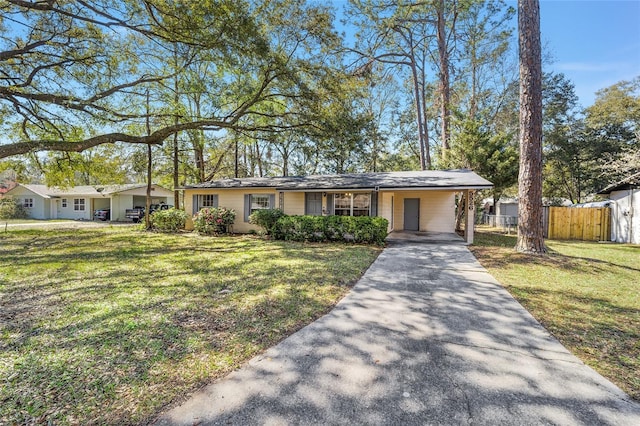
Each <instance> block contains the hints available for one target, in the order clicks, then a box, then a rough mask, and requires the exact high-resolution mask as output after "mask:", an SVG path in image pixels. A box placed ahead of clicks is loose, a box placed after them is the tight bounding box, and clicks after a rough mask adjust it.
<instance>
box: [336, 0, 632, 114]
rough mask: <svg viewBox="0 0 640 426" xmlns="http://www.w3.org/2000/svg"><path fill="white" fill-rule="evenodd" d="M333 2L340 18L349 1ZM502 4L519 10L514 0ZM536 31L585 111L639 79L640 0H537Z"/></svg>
mask: <svg viewBox="0 0 640 426" xmlns="http://www.w3.org/2000/svg"><path fill="white" fill-rule="evenodd" d="M331 2H332V3H333V5H334V6H335V7H336V8H337V9H338V16H339V17H340V11H341V10H342V8H343V7H344V5H345V4H346V3H347V0H332V1H331ZM505 2H506V4H507V5H509V6H513V7H514V8H516V9H517V0H505ZM517 24H518V23H517V18H514V22H513V27H514V28H517ZM338 27H339V30H340V31H344V30H347V31H348V27H345V26H342V25H339V26H338ZM540 32H541V42H542V48H543V56H544V57H545V59H550V61H546V62H545V63H544V64H543V69H544V71H545V72H548V71H553V72H559V73H563V74H564V75H565V76H566V77H567V78H568V79H569V80H570V81H571V82H572V83H573V84H574V85H575V92H576V95H578V98H579V103H580V104H581V105H582V106H583V107H588V106H590V105H592V104H593V102H594V99H595V92H596V91H598V90H600V89H604V88H606V87H608V86H611V85H612V84H615V83H617V82H619V81H622V80H630V79H632V78H634V77H637V76H640V0H540ZM515 37H516V38H515V39H514V43H515V46H517V33H516V35H515ZM347 39H349V34H347Z"/></svg>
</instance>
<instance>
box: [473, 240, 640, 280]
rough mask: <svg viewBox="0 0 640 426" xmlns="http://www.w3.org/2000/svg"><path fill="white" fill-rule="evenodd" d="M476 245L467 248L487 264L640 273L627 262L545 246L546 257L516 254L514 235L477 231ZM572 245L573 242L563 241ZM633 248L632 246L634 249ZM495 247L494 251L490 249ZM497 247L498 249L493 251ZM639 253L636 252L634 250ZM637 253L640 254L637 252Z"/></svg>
mask: <svg viewBox="0 0 640 426" xmlns="http://www.w3.org/2000/svg"><path fill="white" fill-rule="evenodd" d="M480 235H481V236H480V238H478V240H479V241H477V242H478V244H476V245H475V246H472V247H470V249H471V251H472V252H474V253H476V255H478V256H479V258H481V260H482V262H483V264H484V265H485V266H486V267H504V266H506V265H508V264H521V265H543V266H549V267H553V268H561V269H565V270H575V271H577V272H589V273H594V272H603V271H606V270H607V268H608V267H614V268H620V269H623V270H627V271H631V272H640V268H638V267H632V266H629V265H621V264H618V263H614V262H609V261H606V260H601V259H596V258H593V257H584V256H570V255H566V254H562V253H560V252H559V251H557V250H554V249H553V248H550V247H549V245H547V254H546V255H545V256H532V255H527V254H521V253H517V252H516V251H515V249H514V247H515V245H516V237H515V236H510V235H502V234H488V233H482V234H480ZM563 243H564V244H571V243H572V242H563ZM574 243H575V244H593V245H594V246H597V245H598V244H599V243H596V242H585V241H575V242H574ZM614 247H615V248H616V249H619V250H622V249H625V246H614ZM601 248H611V246H609V247H607V246H601ZM634 249H635V248H634ZM491 250H494V251H491ZM495 250H497V251H495ZM635 253H636V254H638V253H639V252H638V251H635ZM639 256H640V255H639Z"/></svg>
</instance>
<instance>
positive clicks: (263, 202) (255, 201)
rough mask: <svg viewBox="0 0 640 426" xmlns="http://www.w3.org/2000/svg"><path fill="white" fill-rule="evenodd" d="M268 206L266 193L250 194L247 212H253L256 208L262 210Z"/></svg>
mask: <svg viewBox="0 0 640 426" xmlns="http://www.w3.org/2000/svg"><path fill="white" fill-rule="evenodd" d="M268 208H269V195H268V194H265V195H262V194H258V195H251V211H250V213H249V214H251V213H253V212H255V211H256V210H264V209H268Z"/></svg>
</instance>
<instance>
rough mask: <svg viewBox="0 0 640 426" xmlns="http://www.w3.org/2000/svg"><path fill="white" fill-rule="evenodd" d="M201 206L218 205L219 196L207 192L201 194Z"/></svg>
mask: <svg viewBox="0 0 640 426" xmlns="http://www.w3.org/2000/svg"><path fill="white" fill-rule="evenodd" d="M199 204H200V208H205V207H218V196H217V195H214V194H205V195H201V196H200V203H199Z"/></svg>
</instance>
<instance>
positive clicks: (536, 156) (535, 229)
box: [516, 0, 546, 254]
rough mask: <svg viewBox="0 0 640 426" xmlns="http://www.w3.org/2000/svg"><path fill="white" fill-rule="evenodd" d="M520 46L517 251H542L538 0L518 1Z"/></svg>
mask: <svg viewBox="0 0 640 426" xmlns="http://www.w3.org/2000/svg"><path fill="white" fill-rule="evenodd" d="M518 42H519V47H520V53H519V58H520V170H519V173H518V239H517V243H516V250H517V251H519V252H523V253H530V254H543V253H545V252H546V248H545V246H544V230H543V225H542V56H541V47H540V5H539V2H538V0H518Z"/></svg>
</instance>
